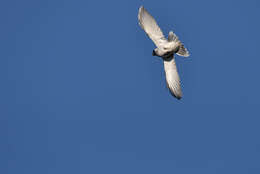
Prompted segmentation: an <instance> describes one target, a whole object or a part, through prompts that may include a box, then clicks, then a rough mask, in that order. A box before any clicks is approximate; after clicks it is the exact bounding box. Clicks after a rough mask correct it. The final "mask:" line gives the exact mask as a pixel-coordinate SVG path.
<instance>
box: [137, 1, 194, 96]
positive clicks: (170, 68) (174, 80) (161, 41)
mask: <svg viewBox="0 0 260 174" xmlns="http://www.w3.org/2000/svg"><path fill="white" fill-rule="evenodd" d="M138 21H139V25H140V26H141V28H142V29H143V30H144V31H145V33H146V34H147V35H148V36H149V37H150V39H151V40H152V41H153V42H154V44H155V45H156V47H157V48H155V49H154V50H153V55H154V56H159V57H162V59H163V62H164V71H165V76H166V83H167V86H168V88H169V90H170V92H171V94H172V95H173V96H174V97H176V98H177V99H181V98H182V90H181V85H180V78H179V74H178V71H177V67H176V63H175V59H174V54H175V53H176V54H177V55H179V56H183V57H188V56H189V52H188V50H187V49H186V48H185V47H184V45H183V44H182V43H181V42H180V40H179V39H178V37H177V36H176V35H175V34H174V33H173V32H172V31H170V32H169V35H168V39H166V38H165V37H164V35H163V32H162V31H161V29H160V27H159V26H158V24H157V23H156V21H155V19H154V18H153V17H152V16H151V15H150V14H149V13H148V11H147V10H146V9H145V8H144V7H143V6H141V7H140V8H139V13H138Z"/></svg>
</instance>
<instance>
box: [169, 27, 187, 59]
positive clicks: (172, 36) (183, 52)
mask: <svg viewBox="0 0 260 174" xmlns="http://www.w3.org/2000/svg"><path fill="white" fill-rule="evenodd" d="M168 41H169V42H178V43H179V44H180V47H179V50H178V52H177V53H176V54H178V55H179V56H183V57H189V56H190V54H189V52H188V50H187V49H186V48H185V47H184V45H183V43H181V41H180V40H179V38H178V36H176V34H174V33H173V31H170V32H169V35H168Z"/></svg>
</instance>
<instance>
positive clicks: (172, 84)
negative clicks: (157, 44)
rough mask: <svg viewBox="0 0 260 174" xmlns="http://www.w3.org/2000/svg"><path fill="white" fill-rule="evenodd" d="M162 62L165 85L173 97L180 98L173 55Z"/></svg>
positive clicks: (180, 93)
mask: <svg viewBox="0 0 260 174" xmlns="http://www.w3.org/2000/svg"><path fill="white" fill-rule="evenodd" d="M163 63H164V71H165V76H166V82H167V86H168V88H169V90H170V92H171V94H172V95H173V96H174V97H176V98H177V99H181V97H182V91H181V84H180V78H179V74H178V71H177V67H176V63H175V60H174V57H173V58H172V59H170V60H168V61H166V60H164V61H163Z"/></svg>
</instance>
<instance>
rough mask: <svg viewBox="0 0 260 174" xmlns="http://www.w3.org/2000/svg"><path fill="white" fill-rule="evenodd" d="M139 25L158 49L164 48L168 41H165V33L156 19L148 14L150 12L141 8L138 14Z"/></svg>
mask: <svg viewBox="0 0 260 174" xmlns="http://www.w3.org/2000/svg"><path fill="white" fill-rule="evenodd" d="M138 20H139V25H140V26H141V28H142V29H143V30H144V31H145V32H146V34H147V35H148V36H149V37H150V39H151V40H152V41H153V42H154V44H155V45H156V46H157V47H158V48H162V47H163V45H164V44H165V43H167V40H166V39H165V37H164V35H163V32H162V31H161V29H160V27H159V26H158V24H157V23H156V21H155V19H154V18H153V17H152V16H151V15H150V14H149V13H148V11H147V10H146V9H145V8H144V7H143V6H141V7H140V8H139V13H138Z"/></svg>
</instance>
